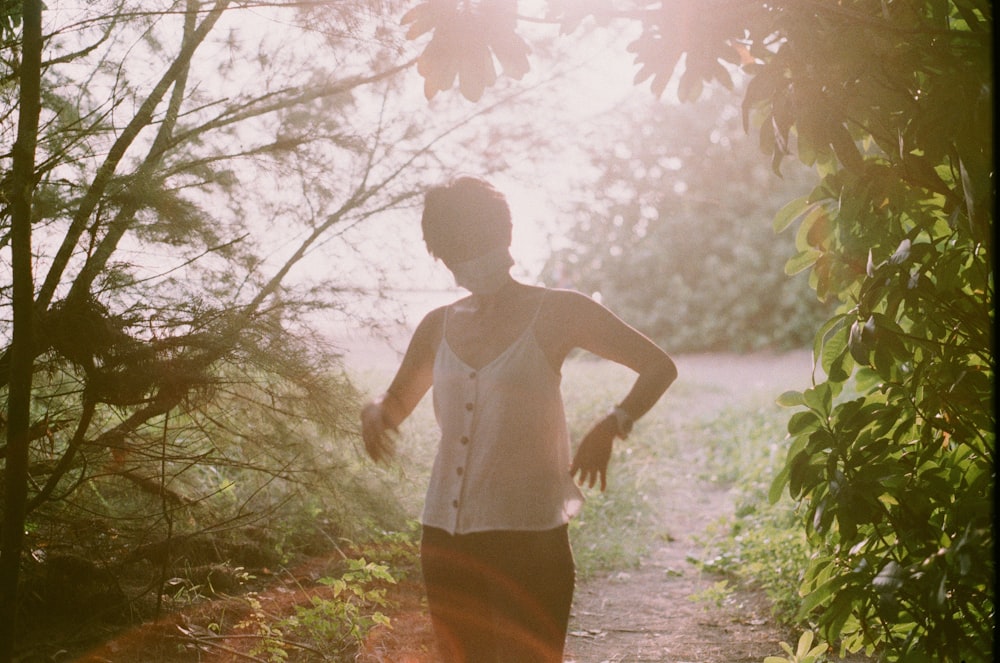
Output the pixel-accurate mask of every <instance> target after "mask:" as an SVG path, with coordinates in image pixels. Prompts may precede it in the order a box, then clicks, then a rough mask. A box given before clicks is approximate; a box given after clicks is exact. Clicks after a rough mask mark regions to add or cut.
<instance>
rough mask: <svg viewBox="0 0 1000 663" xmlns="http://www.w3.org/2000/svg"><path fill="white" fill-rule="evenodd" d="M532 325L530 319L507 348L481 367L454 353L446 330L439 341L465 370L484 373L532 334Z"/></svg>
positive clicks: (532, 320) (533, 321) (532, 322)
mask: <svg viewBox="0 0 1000 663" xmlns="http://www.w3.org/2000/svg"><path fill="white" fill-rule="evenodd" d="M534 323H535V320H534V318H532V319H531V322H529V323H528V326H527V327H525V328H524V330H523V331H522V332H521V333H520V334H518V335H517V337H516V338H515V339H514V340H513V341H511V342H510V343H508V344H507V346H506V347H505V348H504V349H503V350H501V351H500V352H499V353H497V355H496V356H495V357H493V358H492V359H490V360H489V361H488V362H486V363H484V364H483V365H482V366H476V365H474V364H472V363H470V362H468V361H466V360H465V359H463V358H462V356H461V355H460V354H458V352H456V351H455V348H454V347H453V346H452V344H451V342H450V341H448V334H447V330H445V333H444V334H442V335H441V339H442V341H443V342H444V345H445V347H447V348H448V352H450V353H451V355H452V356H453V357H454V358H455V359H457V360H458V361H459V362H460V363H461V364H462V365H464V366H465V367H466V368H468V369H469V370H472V371H485V370H486V369H488V368H490V367H491V366H493V364H496V363H497V362H499V361H500V360H501V359H503V358H504V357H505V356H507V355H508V354H509V353H510V352H511V351H512V350H513V349H514V346H516V345H518V344H520V343H521V341H523V340H524V339H525V337H527V336H528V334H529V333H531V332H532V327H534Z"/></svg>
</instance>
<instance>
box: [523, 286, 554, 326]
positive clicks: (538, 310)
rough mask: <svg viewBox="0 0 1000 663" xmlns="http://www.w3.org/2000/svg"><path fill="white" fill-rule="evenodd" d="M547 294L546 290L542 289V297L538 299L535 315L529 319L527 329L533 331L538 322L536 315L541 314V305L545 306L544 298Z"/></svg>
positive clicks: (547, 290)
mask: <svg viewBox="0 0 1000 663" xmlns="http://www.w3.org/2000/svg"><path fill="white" fill-rule="evenodd" d="M547 294H549V289H548V288H542V295H541V297H539V298H538V306H537V307H536V308H535V314H534V315H533V316H532V317H531V324H530V325H528V327H530V328H532V329H534V327H535V323H536V322H538V315H539V314H540V313H541V312H542V305H543V304H545V296H546V295H547Z"/></svg>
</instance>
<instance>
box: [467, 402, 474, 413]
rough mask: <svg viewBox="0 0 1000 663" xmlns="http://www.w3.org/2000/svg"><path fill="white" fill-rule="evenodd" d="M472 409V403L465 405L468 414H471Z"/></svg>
mask: <svg viewBox="0 0 1000 663" xmlns="http://www.w3.org/2000/svg"><path fill="white" fill-rule="evenodd" d="M472 407H473V406H472V403H466V404H465V409H466V410H468V411H469V412H472Z"/></svg>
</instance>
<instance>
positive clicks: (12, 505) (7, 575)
mask: <svg viewBox="0 0 1000 663" xmlns="http://www.w3.org/2000/svg"><path fill="white" fill-rule="evenodd" d="M22 7H23V9H22V12H23V16H22V21H23V23H22V60H21V68H20V72H19V74H20V85H21V89H20V104H19V115H18V128H17V142H16V143H15V144H14V154H13V164H12V172H11V191H10V196H11V205H10V208H11V262H12V271H13V302H12V303H13V311H14V313H13V317H14V321H13V338H12V342H11V379H10V383H9V385H8V388H7V460H6V467H5V470H6V471H5V472H4V476H5V478H6V481H5V485H4V513H3V525H2V530H0V663H7V662H8V661H10V660H12V658H13V653H14V636H15V635H16V634H17V632H18V629H17V624H16V619H17V603H18V601H17V584H18V576H19V573H20V570H21V549H22V547H23V546H24V519H25V505H26V503H27V496H28V439H29V432H30V427H31V420H30V404H31V373H32V367H33V364H34V354H33V352H32V348H31V318H32V309H33V307H34V283H33V279H32V274H31V200H32V193H33V189H34V181H35V147H36V144H37V137H38V118H39V114H40V111H41V101H40V98H41V94H40V92H41V61H42V2H41V0H24V2H23V5H22Z"/></svg>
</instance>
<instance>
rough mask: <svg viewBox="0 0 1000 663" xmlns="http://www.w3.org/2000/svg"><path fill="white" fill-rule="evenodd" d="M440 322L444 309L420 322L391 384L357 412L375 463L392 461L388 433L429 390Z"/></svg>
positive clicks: (397, 426)
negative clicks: (385, 460)
mask: <svg viewBox="0 0 1000 663" xmlns="http://www.w3.org/2000/svg"><path fill="white" fill-rule="evenodd" d="M443 319H444V309H443V308H439V309H435V310H433V311H431V312H430V313H428V314H427V316H426V317H424V319H423V320H421V321H420V324H419V325H417V329H416V330H415V331H414V332H413V337H412V338H411V339H410V345H409V346H408V347H407V348H406V354H405V355H403V361H402V363H401V364H400V366H399V370H398V371H396V377H395V378H393V380H392V384H390V385H389V388H388V389H387V390H386V392H385V393H384V394H382V395H381V396H379V397H377V398H375V399H373V400H371V401H369V402H368V403H367V404H365V406H364V407H363V408H362V409H361V436H362V438H363V439H364V442H365V450H366V451H367V452H368V455H369V456H371V457H372V459H373V460H374V461H375V462H379V461H381V460H382V459H387V460H388V459H391V458H392V456H393V453H394V450H393V445H392V442H391V440H390V439H389V436H388V434H387V433H388V431H395V430H397V429H398V428H399V425H400V424H401V423H402V422H403V420H404V419H406V417H408V416H409V415H410V413H411V412H413V409H414V408H415V407H416V406H417V403H419V402H420V399H421V398H423V396H424V394H426V393H427V390H428V389H430V386H431V383H432V382H433V379H434V355H435V353H436V351H437V346H438V343H439V342H440V339H441V330H442V320H443Z"/></svg>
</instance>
